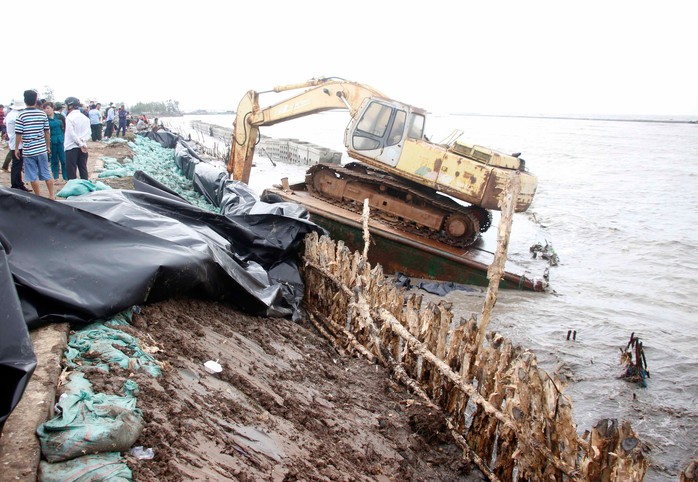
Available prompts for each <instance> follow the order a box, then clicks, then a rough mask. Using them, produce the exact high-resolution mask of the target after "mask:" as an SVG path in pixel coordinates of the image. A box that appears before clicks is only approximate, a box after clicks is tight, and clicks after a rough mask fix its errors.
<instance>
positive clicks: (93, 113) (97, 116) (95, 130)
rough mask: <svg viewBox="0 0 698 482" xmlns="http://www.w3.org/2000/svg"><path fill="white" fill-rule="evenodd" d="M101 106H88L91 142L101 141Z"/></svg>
mask: <svg viewBox="0 0 698 482" xmlns="http://www.w3.org/2000/svg"><path fill="white" fill-rule="evenodd" d="M101 109H102V104H96V105H92V106H90V111H89V112H88V114H87V115H88V116H89V117H90V129H92V140H93V141H101V140H102V112H101Z"/></svg>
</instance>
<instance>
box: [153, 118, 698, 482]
mask: <svg viewBox="0 0 698 482" xmlns="http://www.w3.org/2000/svg"><path fill="white" fill-rule="evenodd" d="M193 119H200V120H203V121H204V122H208V123H212V124H218V125H222V126H225V127H232V124H233V119H234V117H233V116H230V115H228V116H225V115H220V116H214V115H211V116H198V117H197V116H185V117H183V118H177V119H165V125H169V126H170V127H172V128H175V129H184V130H185V131H186V130H187V128H188V123H189V121H190V120H193ZM348 120H349V118H348V116H347V114H346V113H345V112H329V113H324V114H321V115H316V116H310V117H306V118H301V119H298V120H294V121H290V122H287V123H283V124H278V125H276V126H271V127H267V128H263V129H262V131H261V132H262V133H263V134H265V135H268V136H272V137H279V138H283V137H290V138H297V139H301V140H304V141H308V142H313V143H315V144H319V145H321V146H324V147H329V148H332V149H335V150H339V151H342V152H343V151H344V150H345V149H344V144H343V135H344V129H345V127H346V124H347V122H348ZM677 120H685V119H666V118H664V119H662V118H642V119H634V120H633V119H623V118H622V117H618V118H614V119H608V118H606V119H579V118H577V119H575V118H541V117H497V116H474V115H432V116H430V118H429V119H428V120H427V135H428V136H429V138H430V139H431V140H432V141H435V142H438V141H439V140H441V139H445V138H446V137H447V136H448V135H449V134H450V133H451V131H452V130H453V129H459V130H462V131H463V134H462V135H461V137H460V140H462V141H464V142H469V143H475V144H480V145H483V146H486V147H490V148H493V149H496V150H499V151H503V152H506V153H513V152H521V153H522V154H521V157H522V158H523V159H525V160H526V166H527V167H528V169H529V170H530V171H531V172H533V173H534V174H536V175H537V177H538V192H537V194H536V197H535V199H534V202H533V205H532V206H531V208H530V209H529V210H528V212H526V213H520V214H517V215H516V216H515V218H514V223H513V227H512V236H511V242H510V246H509V253H508V254H509V259H510V260H511V262H512V263H516V264H518V265H520V266H524V267H526V268H527V269H530V270H531V272H533V273H535V272H538V271H541V270H542V269H543V267H544V266H543V264H544V263H545V262H544V261H543V260H541V259H532V256H531V253H530V250H529V248H530V247H531V246H532V245H533V244H535V243H543V244H544V243H546V242H547V243H550V244H551V245H552V246H553V248H554V249H555V252H556V253H557V254H558V256H559V260H560V262H559V265H558V266H554V267H550V285H551V291H550V292H549V293H528V292H520V291H512V290H502V291H500V292H499V296H498V301H497V305H496V307H495V309H494V312H493V318H492V321H491V323H490V326H489V328H490V329H491V330H496V331H498V332H500V333H502V334H503V335H504V336H506V337H508V338H510V339H511V340H513V341H514V343H515V344H518V345H521V346H522V347H524V348H527V349H530V350H532V351H533V352H534V353H535V354H536V356H537V358H538V362H539V366H541V367H542V368H543V369H545V370H547V371H548V372H554V373H557V374H558V375H559V376H560V377H561V378H562V379H563V380H564V381H565V382H566V384H567V387H566V390H565V393H566V394H567V395H568V396H570V397H571V399H572V401H573V406H574V418H575V421H576V422H577V424H578V431H579V432H580V434H581V433H582V432H583V431H584V430H587V429H591V427H592V426H593V425H594V424H595V423H596V422H597V421H599V420H601V419H603V418H616V419H619V420H628V421H630V422H631V424H632V427H633V429H634V430H635V431H636V432H637V433H638V435H639V437H640V438H641V439H642V440H643V441H644V442H646V443H647V444H648V445H649V448H650V451H649V456H650V459H651V462H652V465H651V467H650V469H649V472H648V474H647V477H646V480H648V481H655V480H657V481H665V480H666V481H670V480H671V481H675V480H677V477H678V474H679V472H680V471H681V470H682V469H683V468H685V467H686V465H687V464H688V463H689V461H690V460H691V459H692V458H695V457H698V438H697V435H698V315H697V313H698V275H697V274H696V273H698V124H695V123H688V122H675V121H677ZM669 121H671V122H669ZM344 160H345V161H349V159H348V158H347V157H346V154H345V158H344ZM305 169H306V168H305V167H301V166H285V165H281V164H279V165H277V166H272V164H271V161H269V160H268V159H264V158H261V157H256V166H255V168H254V169H253V171H252V176H251V179H250V186H251V187H253V188H254V189H255V190H257V191H258V192H260V193H261V191H262V190H263V188H264V187H268V186H270V185H271V184H274V183H279V182H280V179H281V178H282V177H289V181H290V182H291V183H293V182H294V181H302V180H303V173H304V172H305ZM541 263H543V264H541ZM446 299H447V300H448V301H451V302H452V303H453V307H454V311H455V312H456V313H457V315H461V316H464V317H468V316H469V315H470V313H471V312H477V311H479V310H480V309H481V304H482V295H481V294H475V295H473V294H472V293H466V292H461V291H454V292H452V293H450V294H448V295H447V296H446ZM570 330H572V331H576V339H574V340H573V339H570V340H567V334H568V331H570ZM632 333H634V334H635V336H637V337H639V339H640V340H641V341H642V343H643V345H644V350H645V355H646V358H647V363H648V368H649V371H650V374H651V378H650V379H649V380H648V383H647V387H646V388H641V387H639V386H638V385H637V384H634V383H630V382H627V381H624V380H622V379H620V378H619V376H620V375H621V374H622V373H623V371H624V370H623V367H622V366H621V365H620V350H621V349H625V347H626V345H627V343H628V341H629V339H630V335H631V334H632Z"/></svg>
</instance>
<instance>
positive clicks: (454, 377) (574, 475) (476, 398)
mask: <svg viewBox="0 0 698 482" xmlns="http://www.w3.org/2000/svg"><path fill="white" fill-rule="evenodd" d="M378 313H379V316H380V318H381V320H382V321H383V322H385V323H388V324H389V325H390V328H391V329H392V330H393V331H395V332H396V333H397V334H398V335H400V336H401V337H402V338H403V339H404V340H405V341H406V342H407V343H408V344H409V345H410V347H411V348H412V350H414V352H415V353H416V354H418V355H420V356H422V357H423V358H424V359H425V360H427V361H428V362H429V363H430V364H431V365H433V366H434V367H435V368H436V369H438V370H439V371H440V372H441V373H442V374H443V375H444V376H445V377H446V378H448V379H449V380H450V381H451V382H453V383H454V384H455V385H456V386H458V387H459V388H460V389H461V390H463V391H464V392H465V393H467V394H468V396H470V398H471V399H472V400H473V402H475V403H477V404H478V405H480V406H481V407H482V408H483V409H484V410H485V411H486V412H487V413H488V414H490V415H492V416H493V417H495V418H496V419H497V420H499V421H500V422H501V423H502V425H503V426H504V427H506V428H509V429H510V430H512V431H514V433H516V434H517V436H518V437H517V440H518V442H519V443H521V444H523V445H524V446H527V447H530V448H532V449H533V450H536V451H538V452H540V453H541V454H542V455H543V456H544V457H545V458H546V459H547V460H548V461H549V462H551V463H552V464H553V465H555V467H556V468H557V469H559V470H561V471H562V472H564V473H565V475H567V476H568V477H569V480H580V479H579V473H578V471H577V469H576V468H575V467H573V466H570V465H569V464H567V463H566V462H564V461H562V460H560V459H559V458H558V457H556V456H555V455H553V454H552V452H551V451H550V449H549V448H548V447H546V446H545V445H541V444H540V443H539V442H538V441H537V440H534V439H529V438H527V437H526V436H525V434H524V433H523V431H522V430H521V427H519V426H518V425H517V424H516V423H515V422H514V421H513V420H512V419H511V418H510V417H509V416H507V415H506V414H504V413H502V412H500V411H499V410H498V409H497V408H496V407H495V406H493V405H492V404H491V403H490V402H489V401H487V400H485V399H484V398H483V397H482V395H480V394H479V393H478V391H477V389H475V387H473V386H472V385H471V384H469V383H467V382H465V380H463V379H462V378H461V377H460V375H458V374H457V373H455V372H454V371H453V370H451V368H450V367H449V366H448V365H446V363H444V362H443V361H441V360H439V359H438V358H437V357H436V356H435V355H434V354H433V353H431V352H430V351H429V350H427V349H426V348H425V347H424V344H423V343H421V342H420V341H419V340H418V339H416V338H415V337H414V336H412V335H411V334H410V333H409V332H407V330H406V329H405V327H403V326H402V325H401V324H400V322H398V321H397V320H396V319H395V318H394V317H393V315H392V314H391V313H390V312H388V311H387V310H386V309H384V308H379V309H378Z"/></svg>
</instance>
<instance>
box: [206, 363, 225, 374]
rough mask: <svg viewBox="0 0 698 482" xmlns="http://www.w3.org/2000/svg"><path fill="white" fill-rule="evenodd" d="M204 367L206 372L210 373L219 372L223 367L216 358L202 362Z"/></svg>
mask: <svg viewBox="0 0 698 482" xmlns="http://www.w3.org/2000/svg"><path fill="white" fill-rule="evenodd" d="M204 368H205V369H206V371H207V372H209V373H210V374H212V375H215V374H216V373H220V372H222V371H223V367H222V366H220V364H219V363H218V360H216V361H213V360H209V361H207V362H206V363H204Z"/></svg>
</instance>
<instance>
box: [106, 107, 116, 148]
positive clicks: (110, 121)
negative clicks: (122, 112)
mask: <svg viewBox="0 0 698 482" xmlns="http://www.w3.org/2000/svg"><path fill="white" fill-rule="evenodd" d="M115 117H116V114H115V112H114V104H113V103H111V102H110V103H109V108H108V109H107V130H106V132H105V133H104V135H105V136H107V139H111V135H112V132H114V118H115Z"/></svg>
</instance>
